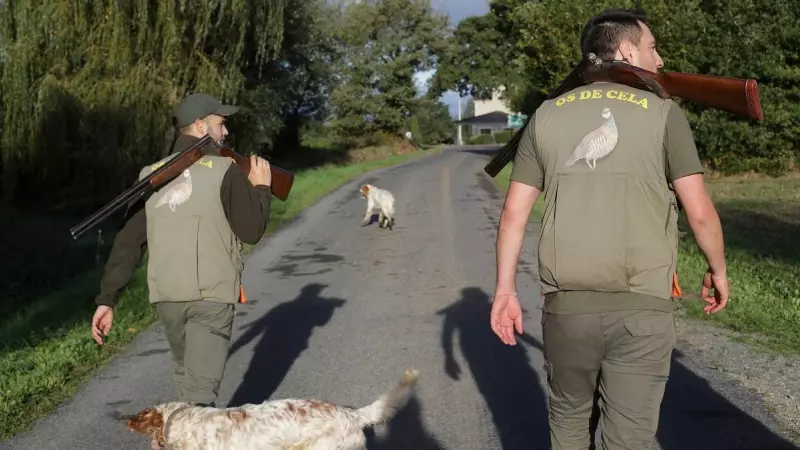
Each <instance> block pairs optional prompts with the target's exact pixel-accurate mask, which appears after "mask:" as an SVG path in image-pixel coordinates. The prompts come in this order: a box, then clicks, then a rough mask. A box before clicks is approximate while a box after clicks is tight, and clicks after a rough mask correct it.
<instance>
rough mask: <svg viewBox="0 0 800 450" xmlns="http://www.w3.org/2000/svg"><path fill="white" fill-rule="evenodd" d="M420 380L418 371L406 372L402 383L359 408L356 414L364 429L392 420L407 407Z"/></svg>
mask: <svg viewBox="0 0 800 450" xmlns="http://www.w3.org/2000/svg"><path fill="white" fill-rule="evenodd" d="M417 378H419V371H418V370H406V372H405V373H404V374H403V378H402V379H401V380H400V382H399V383H398V384H397V385H396V386H395V387H394V388H392V390H390V391H389V392H387V393H385V394H383V395H382V396H381V397H380V398H379V399H378V400H376V401H375V402H373V403H372V404H371V405H369V406H365V407H363V408H359V409H357V410H356V414H357V415H358V417H359V419H360V425H361V427H362V428H364V427H371V426H373V425H377V424H379V423H383V422H386V421H387V420H389V419H391V418H392V417H393V416H394V415H395V414H396V413H397V411H398V410H400V408H402V407H403V406H405V404H406V402H408V399H409V397H410V396H411V393H412V391H413V389H414V385H415V384H416V382H417Z"/></svg>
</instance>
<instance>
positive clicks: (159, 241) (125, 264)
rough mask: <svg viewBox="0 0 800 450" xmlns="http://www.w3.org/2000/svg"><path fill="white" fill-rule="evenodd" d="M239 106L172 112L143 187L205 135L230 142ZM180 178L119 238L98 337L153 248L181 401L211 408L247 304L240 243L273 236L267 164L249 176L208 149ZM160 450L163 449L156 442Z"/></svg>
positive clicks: (131, 216)
mask: <svg viewBox="0 0 800 450" xmlns="http://www.w3.org/2000/svg"><path fill="white" fill-rule="evenodd" d="M238 110H239V107H236V106H230V105H224V104H222V103H221V102H220V101H219V100H217V99H215V98H213V97H211V96H209V95H206V94H200V93H194V94H191V95H188V96H187V97H185V98H184V99H183V100H182V101H181V103H180V104H179V105H178V107H177V108H176V110H175V118H176V119H177V126H178V127H179V128H180V135H179V136H178V138H177V139H176V140H175V142H174V144H173V148H172V151H173V153H172V154H171V155H170V156H168V157H167V158H166V159H164V160H162V161H159V162H157V163H155V164H153V165H152V166H149V167H145V168H144V169H142V171H141V173H140V179H141V178H143V177H145V176H147V175H148V174H149V173H150V172H151V171H154V170H156V169H158V167H160V165H161V164H163V163H164V162H165V161H166V160H167V159H168V158H171V157H174V156H176V155H177V154H179V153H180V152H182V151H183V150H185V149H188V148H189V147H190V146H191V145H192V144H194V143H195V142H197V141H198V140H199V139H200V138H202V137H203V136H205V135H206V134H208V135H209V136H210V137H211V139H212V140H213V141H214V142H220V143H221V142H222V141H223V140H224V139H225V137H226V136H227V135H228V130H227V128H226V124H225V121H226V118H227V117H228V116H230V115H232V114H235V113H236V112H237V111H238ZM202 150H203V155H204V156H203V157H202V158H201V159H200V160H198V161H197V162H195V163H194V164H192V165H191V167H190V168H189V169H187V170H185V171H184V172H183V173H182V174H181V175H180V176H178V177H177V178H176V179H174V180H173V181H171V182H169V183H167V184H165V185H164V186H163V187H162V188H160V189H159V190H158V191H156V192H154V193H153V194H152V195H151V196H150V197H149V198H148V199H146V201H144V202H143V201H139V202H138V204H134V205H131V206H130V207H129V210H128V213H127V216H128V218H127V220H126V222H125V224H124V226H123V227H122V228H121V229H120V230H119V232H118V233H117V235H116V237H115V239H114V244H113V246H112V249H111V254H110V255H109V258H108V262H107V263H106V266H105V274H104V276H103V279H102V281H101V282H100V294H99V295H98V296H97V298H96V299H95V303H96V304H97V310H96V311H95V313H94V317H93V318H92V336H93V337H94V339H95V341H97V343H98V344H100V345H103V336H106V335H108V333H109V331H110V330H111V325H112V322H113V318H114V305H115V303H116V296H117V294H118V292H119V291H120V289H122V288H123V287H124V286H125V285H126V284H127V283H128V281H130V278H131V275H132V273H133V270H134V268H135V267H136V265H137V264H138V263H139V262H140V260H141V257H142V251H143V246H144V245H145V244H147V247H148V253H149V255H148V267H147V284H148V290H149V296H150V303H152V304H154V305H155V307H156V311H157V312H158V316H159V318H160V320H161V322H162V324H163V325H164V329H165V334H166V337H167V340H168V341H169V345H170V348H171V349H172V355H173V358H174V361H175V364H176V367H175V372H174V384H175V388H176V393H177V397H178V398H177V400H179V401H186V402H191V403H195V404H199V405H214V404H215V402H216V398H217V393H218V390H219V386H220V381H221V380H222V376H223V372H224V369H225V363H226V361H227V358H228V348H229V344H230V337H231V330H232V326H233V318H234V306H235V305H236V304H237V303H238V302H240V301H242V300H243V297H242V296H243V294H244V291H243V290H242V289H241V274H242V269H243V260H242V255H241V243H242V242H246V243H248V244H256V243H258V241H259V240H260V239H261V237H262V236H263V234H264V231H265V229H266V227H267V222H268V219H269V213H270V202H271V190H270V185H271V183H272V176H271V173H270V166H269V163H268V162H267V161H266V160H264V159H263V158H260V157H257V156H251V157H250V165H251V170H250V174H249V176H248V175H246V174H245V173H244V172H243V171H242V170H241V169H240V168H239V167H237V166H236V165H235V164H233V163H232V160H231V159H230V158H225V157H222V156H220V155H219V151H218V150H216V149H215V148H214V146H213V145H211V144H209V145H207V146H206V147H204V148H202ZM153 447H154V448H158V444H157V443H156V442H155V441H153Z"/></svg>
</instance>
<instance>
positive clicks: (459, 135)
mask: <svg viewBox="0 0 800 450" xmlns="http://www.w3.org/2000/svg"><path fill="white" fill-rule="evenodd" d="M458 121H459V122H461V92H459V93H458ZM456 144H457V145H464V143H463V142H462V141H461V124H460V123H459V124H458V137H456Z"/></svg>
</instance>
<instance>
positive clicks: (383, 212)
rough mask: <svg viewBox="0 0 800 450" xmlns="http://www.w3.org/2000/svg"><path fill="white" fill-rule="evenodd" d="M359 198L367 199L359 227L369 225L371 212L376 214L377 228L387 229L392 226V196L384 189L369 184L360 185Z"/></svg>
mask: <svg viewBox="0 0 800 450" xmlns="http://www.w3.org/2000/svg"><path fill="white" fill-rule="evenodd" d="M359 191H360V192H361V196H363V197H364V198H366V199H367V211H366V212H364V220H362V221H361V226H362V227H365V226H367V225H369V222H370V218H371V217H372V212H373V211H375V210H376V209H377V210H378V211H379V212H378V226H380V227H381V228H389V229H390V230H391V229H392V227H393V226H394V195H392V193H391V192H389V191H387V190H386V189H381V188H377V187H375V186H373V185H371V184H362V185H361V188H359Z"/></svg>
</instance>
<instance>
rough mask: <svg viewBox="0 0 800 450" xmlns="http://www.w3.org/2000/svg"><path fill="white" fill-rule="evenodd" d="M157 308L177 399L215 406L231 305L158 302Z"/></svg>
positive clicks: (228, 329) (230, 323)
mask: <svg viewBox="0 0 800 450" xmlns="http://www.w3.org/2000/svg"><path fill="white" fill-rule="evenodd" d="M156 310H157V311H158V315H159V318H160V319H161V323H162V324H163V325H164V331H165V334H166V336H167V341H168V342H169V345H170V347H171V349H172V356H173V359H174V361H175V372H174V383H175V391H176V394H177V400H178V401H185V402H192V403H198V404H204V405H214V404H215V403H216V400H217V394H218V393H219V386H220V383H221V381H222V376H223V374H224V373H225V363H226V362H227V360H228V350H229V348H230V340H231V331H232V329H233V317H234V312H235V311H234V305H232V304H227V303H217V302H207V301H192V302H160V303H156Z"/></svg>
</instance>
